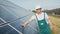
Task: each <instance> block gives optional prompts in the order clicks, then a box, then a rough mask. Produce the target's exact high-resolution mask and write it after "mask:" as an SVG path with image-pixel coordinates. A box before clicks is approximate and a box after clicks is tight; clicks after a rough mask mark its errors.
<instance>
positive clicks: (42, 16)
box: [31, 12, 48, 23]
mask: <svg viewBox="0 0 60 34" xmlns="http://www.w3.org/2000/svg"><path fill="white" fill-rule="evenodd" d="M36 16H37V18H38V20H42V19H44V12H42V13H41V14H39V15H38V14H36ZM36 16H35V15H33V16H32V17H31V19H32V20H34V19H36ZM45 19H46V21H47V19H48V15H47V13H45ZM47 23H48V21H47Z"/></svg>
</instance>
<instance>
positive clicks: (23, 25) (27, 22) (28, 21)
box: [21, 18, 33, 27]
mask: <svg viewBox="0 0 60 34" xmlns="http://www.w3.org/2000/svg"><path fill="white" fill-rule="evenodd" d="M32 20H33V19H32V18H30V19H28V20H27V21H26V22H25V23H23V24H21V26H22V27H25V26H26V25H27V24H29V23H30V22H31V21H32Z"/></svg>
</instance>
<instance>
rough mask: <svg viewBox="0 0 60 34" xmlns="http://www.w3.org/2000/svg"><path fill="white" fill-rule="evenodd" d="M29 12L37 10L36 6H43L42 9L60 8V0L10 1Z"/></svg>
mask: <svg viewBox="0 0 60 34" xmlns="http://www.w3.org/2000/svg"><path fill="white" fill-rule="evenodd" d="M9 1H11V2H13V3H15V4H17V5H19V6H21V7H23V8H25V9H27V10H35V7H36V6H41V7H42V9H43V10H44V9H48V10H51V9H56V8H60V0H9Z"/></svg>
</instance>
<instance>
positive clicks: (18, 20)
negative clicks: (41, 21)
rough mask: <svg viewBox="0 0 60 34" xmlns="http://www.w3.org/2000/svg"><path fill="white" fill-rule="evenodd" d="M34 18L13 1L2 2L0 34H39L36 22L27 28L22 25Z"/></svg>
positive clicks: (29, 12) (0, 0) (0, 3)
mask: <svg viewBox="0 0 60 34" xmlns="http://www.w3.org/2000/svg"><path fill="white" fill-rule="evenodd" d="M31 16H32V12H31V11H29V10H26V9H24V8H22V7H20V6H18V5H16V4H14V3H12V2H11V1H8V0H0V34H23V33H24V34H39V31H38V30H39V29H38V27H37V23H36V21H35V20H34V21H32V22H31V23H30V24H28V25H27V26H26V27H25V28H22V27H21V26H20V24H22V23H24V22H25V21H26V20H27V19H29V18H30V17H31Z"/></svg>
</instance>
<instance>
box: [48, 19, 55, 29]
mask: <svg viewBox="0 0 60 34" xmlns="http://www.w3.org/2000/svg"><path fill="white" fill-rule="evenodd" d="M47 21H48V23H49V24H50V28H51V30H53V28H54V26H53V24H52V22H51V19H50V18H48V19H47Z"/></svg>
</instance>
